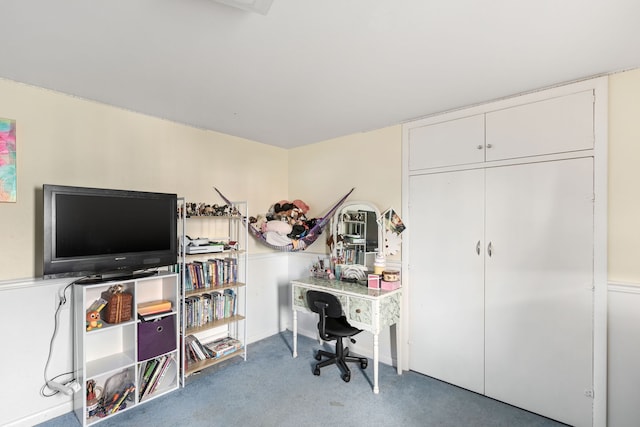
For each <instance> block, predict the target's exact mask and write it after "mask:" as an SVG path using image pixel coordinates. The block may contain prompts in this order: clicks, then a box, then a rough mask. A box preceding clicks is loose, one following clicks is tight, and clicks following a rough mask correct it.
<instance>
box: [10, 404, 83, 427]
mask: <svg viewBox="0 0 640 427" xmlns="http://www.w3.org/2000/svg"><path fill="white" fill-rule="evenodd" d="M71 411H73V402H72V401H71V399H69V401H68V402H65V403H61V404H59V405H57V406H54V407H52V408H49V409H46V410H44V411H40V412H38V413H35V414H31V415H29V416H27V417H24V418H21V419H19V420H15V421H12V422H10V423H8V424H5V426H6V427H31V426H34V425H36V424H40V423H43V422H45V421H49V420H52V419H54V418H56V417H59V416H61V415H65V414H67V413H69V412H71Z"/></svg>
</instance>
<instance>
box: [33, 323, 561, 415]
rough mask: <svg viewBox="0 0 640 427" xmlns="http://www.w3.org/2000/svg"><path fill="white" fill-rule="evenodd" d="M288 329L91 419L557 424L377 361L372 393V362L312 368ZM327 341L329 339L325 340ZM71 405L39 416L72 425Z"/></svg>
mask: <svg viewBox="0 0 640 427" xmlns="http://www.w3.org/2000/svg"><path fill="white" fill-rule="evenodd" d="M292 342H293V338H292V334H291V332H289V331H287V332H283V333H281V334H276V335H273V336H271V337H269V338H266V339H264V340H261V341H258V342H256V343H254V344H251V345H250V346H249V348H248V350H249V351H248V358H247V361H246V362H245V361H244V360H242V358H239V357H238V358H234V359H231V360H229V361H226V362H224V363H222V364H220V365H217V366H214V367H212V368H209V369H207V370H205V371H202V372H201V373H199V374H197V375H192V376H191V377H189V378H188V380H187V385H186V387H184V388H182V389H179V390H177V391H175V392H173V393H170V394H167V395H165V396H161V397H158V398H156V399H154V400H151V401H149V402H148V403H145V404H144V405H139V406H137V407H132V408H130V409H127V410H125V411H123V412H122V413H120V414H117V415H115V416H112V417H111V418H108V419H105V420H103V421H101V422H99V423H98V424H97V425H99V426H100V427H109V426H145V425H153V426H193V427H199V426H207V427H210V426H224V427H229V426H251V427H253V426H261V427H276V426H277V427H288V426H291V427H293V426H296V427H297V426H354V427H359V426H372V425H373V426H403V427H410V426H421V427H427V426H439V427H440V426H441V427H445V426H451V427H453V426H455V427H460V426H487V427H489V426H491V427H498V426H505V427H506V426H508V427H514V426H531V427H533V426H535V427H543V426H544V427H551V426H562V425H564V424H560V423H557V422H555V421H552V420H549V419H547V418H544V417H541V416H538V415H535V414H532V413H530V412H527V411H524V410H522V409H518V408H515V407H513V406H510V405H507V404H504V403H501V402H498V401H495V400H492V399H489V398H486V397H484V396H481V395H478V394H476V393H473V392H470V391H467V390H463V389H461V388H458V387H455V386H452V385H450V384H447V383H443V382H441V381H438V380H435V379H433V378H430V377H427V376H424V375H420V374H417V373H415V372H411V371H409V372H405V373H404V374H403V375H397V373H396V371H395V368H393V367H391V366H388V365H384V364H380V370H379V384H380V393H379V394H377V395H376V394H373V392H372V384H373V366H372V364H371V363H369V367H368V368H367V369H365V370H361V369H360V368H359V365H358V364H351V371H352V374H351V381H350V382H349V383H345V382H344V381H342V379H341V378H340V372H339V370H338V368H337V367H335V366H330V367H326V368H323V369H322V374H321V375H320V376H319V377H318V376H315V375H313V373H312V370H313V365H314V364H315V363H316V361H315V359H314V357H313V355H314V350H315V349H317V348H319V345H318V343H317V341H315V340H312V339H310V338H307V337H304V336H299V337H298V354H299V356H298V357H297V358H296V359H294V358H292V356H291V347H292ZM325 347H326V348H327V349H331V346H329V345H328V344H325ZM78 425H80V423H79V422H78V421H77V419H76V418H75V415H74V414H73V413H69V414H65V415H63V416H60V417H57V418H55V419H52V420H50V421H47V422H45V423H42V424H40V426H43V427H60V426H65V427H67V426H78Z"/></svg>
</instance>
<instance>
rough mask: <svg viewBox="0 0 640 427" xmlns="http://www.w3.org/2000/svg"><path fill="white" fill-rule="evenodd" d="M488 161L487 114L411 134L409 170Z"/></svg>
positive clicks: (456, 120) (464, 118) (436, 125)
mask: <svg viewBox="0 0 640 427" xmlns="http://www.w3.org/2000/svg"><path fill="white" fill-rule="evenodd" d="M482 161H484V114H478V115H474V116H471V117H463V118H460V119H453V120H446V121H442V122H439V123H435V124H430V125H426V126H420V127H416V128H413V129H411V130H410V131H409V169H410V170H419V169H429V168H435V167H440V166H449V165H464V164H469V163H478V162H482Z"/></svg>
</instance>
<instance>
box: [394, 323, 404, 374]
mask: <svg viewBox="0 0 640 427" xmlns="http://www.w3.org/2000/svg"><path fill="white" fill-rule="evenodd" d="M394 327H395V328H396V357H397V359H398V360H397V361H396V369H397V370H398V375H402V368H403V366H402V360H403V359H402V330H401V329H400V321H398V322H397V323H396V324H395V326H394Z"/></svg>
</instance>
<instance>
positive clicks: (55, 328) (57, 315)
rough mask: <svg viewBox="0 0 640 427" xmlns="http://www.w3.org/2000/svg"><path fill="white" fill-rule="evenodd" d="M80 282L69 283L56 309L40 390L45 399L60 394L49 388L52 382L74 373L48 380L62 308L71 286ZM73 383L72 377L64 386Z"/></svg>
mask: <svg viewBox="0 0 640 427" xmlns="http://www.w3.org/2000/svg"><path fill="white" fill-rule="evenodd" d="M78 280H81V279H76V280H74V281H73V282H71V283H69V284H68V285H67V286H65V288H64V289H63V291H62V295H61V296H60V301H59V303H58V307H56V311H55V313H54V316H53V317H54V323H53V334H52V335H51V340H50V341H49V355H48V356H47V363H45V365H44V385H43V386H42V388H40V395H41V396H43V397H52V396H55V395H56V394H58V393H60V391H59V390H54V389H52V388H51V386H49V383H50V382H57V381H55V380H57V379H58V378H61V377H63V376H65V375H73V372H65V373H63V374H59V375H56V376H55V377H53V378H51V379H47V370H48V369H49V363H50V362H51V354H52V353H53V343H54V341H55V339H56V335H58V325H59V323H60V311H61V310H62V306H64V305H65V304H66V303H67V296H66V293H67V290H68V289H69V288H70V287H71V286H73V284H75V283H76V282H77V281H78ZM73 381H75V378H73V377H71V378H70V379H67V380H66V381H64V382H63V384H64V385H69V384H71V383H72V382H73ZM47 390H51V392H50V393H48V392H47Z"/></svg>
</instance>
